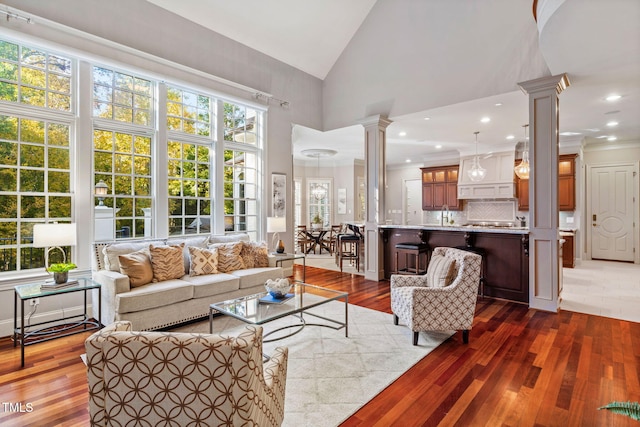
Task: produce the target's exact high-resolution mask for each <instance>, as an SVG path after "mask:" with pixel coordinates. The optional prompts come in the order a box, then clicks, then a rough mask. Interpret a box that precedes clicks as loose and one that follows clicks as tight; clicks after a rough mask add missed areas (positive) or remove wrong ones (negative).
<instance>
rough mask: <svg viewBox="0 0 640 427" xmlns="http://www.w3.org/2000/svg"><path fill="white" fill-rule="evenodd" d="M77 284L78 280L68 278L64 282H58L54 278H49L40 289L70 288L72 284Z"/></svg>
mask: <svg viewBox="0 0 640 427" xmlns="http://www.w3.org/2000/svg"><path fill="white" fill-rule="evenodd" d="M77 284H78V281H77V280H68V281H66V282H64V283H56V282H54V281H53V280H47V281H45V282H44V283H43V284H42V285H40V289H42V290H43V291H51V290H55V289H64V288H70V287H72V286H76V285H77Z"/></svg>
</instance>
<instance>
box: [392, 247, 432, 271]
mask: <svg viewBox="0 0 640 427" xmlns="http://www.w3.org/2000/svg"><path fill="white" fill-rule="evenodd" d="M401 254H403V255H404V265H405V268H403V269H402V270H399V269H398V259H399V257H400V255H401ZM422 255H424V256H422ZM410 256H411V257H413V261H414V263H413V265H414V266H415V267H411V265H410V264H409V257H410ZM420 258H424V259H425V262H424V269H422V268H420ZM427 264H429V245H428V244H426V243H398V244H396V271H395V272H396V274H415V275H420V274H426V272H427Z"/></svg>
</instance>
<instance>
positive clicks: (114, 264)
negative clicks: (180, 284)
mask: <svg viewBox="0 0 640 427" xmlns="http://www.w3.org/2000/svg"><path fill="white" fill-rule="evenodd" d="M150 244H153V245H156V246H160V245H164V240H146V241H142V242H118V243H111V244H109V245H107V246H105V247H104V248H103V249H102V253H103V254H104V269H105V270H111V271H117V272H118V273H119V272H120V262H119V260H118V257H119V256H120V255H125V254H130V253H131V252H136V251H139V250H140V249H145V248H148V247H149V245H150Z"/></svg>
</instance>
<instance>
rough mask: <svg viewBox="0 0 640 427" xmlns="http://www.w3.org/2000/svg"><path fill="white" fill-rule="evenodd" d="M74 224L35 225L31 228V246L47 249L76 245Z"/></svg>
mask: <svg viewBox="0 0 640 427" xmlns="http://www.w3.org/2000/svg"><path fill="white" fill-rule="evenodd" d="M76 241H77V240H76V225H75V224H36V225H34V226H33V246H34V247H36V248H47V247H54V246H75V245H76Z"/></svg>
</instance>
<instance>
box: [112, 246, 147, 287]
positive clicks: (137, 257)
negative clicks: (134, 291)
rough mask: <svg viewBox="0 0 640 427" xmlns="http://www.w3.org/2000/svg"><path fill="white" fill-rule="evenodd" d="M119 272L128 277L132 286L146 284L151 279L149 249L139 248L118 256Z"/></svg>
mask: <svg viewBox="0 0 640 427" xmlns="http://www.w3.org/2000/svg"><path fill="white" fill-rule="evenodd" d="M118 262H119V263H120V273H122V274H126V275H127V276H128V277H129V284H130V286H131V287H132V288H135V287H137V286H142V285H146V284H147V283H151V281H152V280H153V268H152V267H151V259H150V258H149V249H147V248H145V249H141V250H139V251H136V252H131V253H129V254H125V255H119V256H118Z"/></svg>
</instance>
